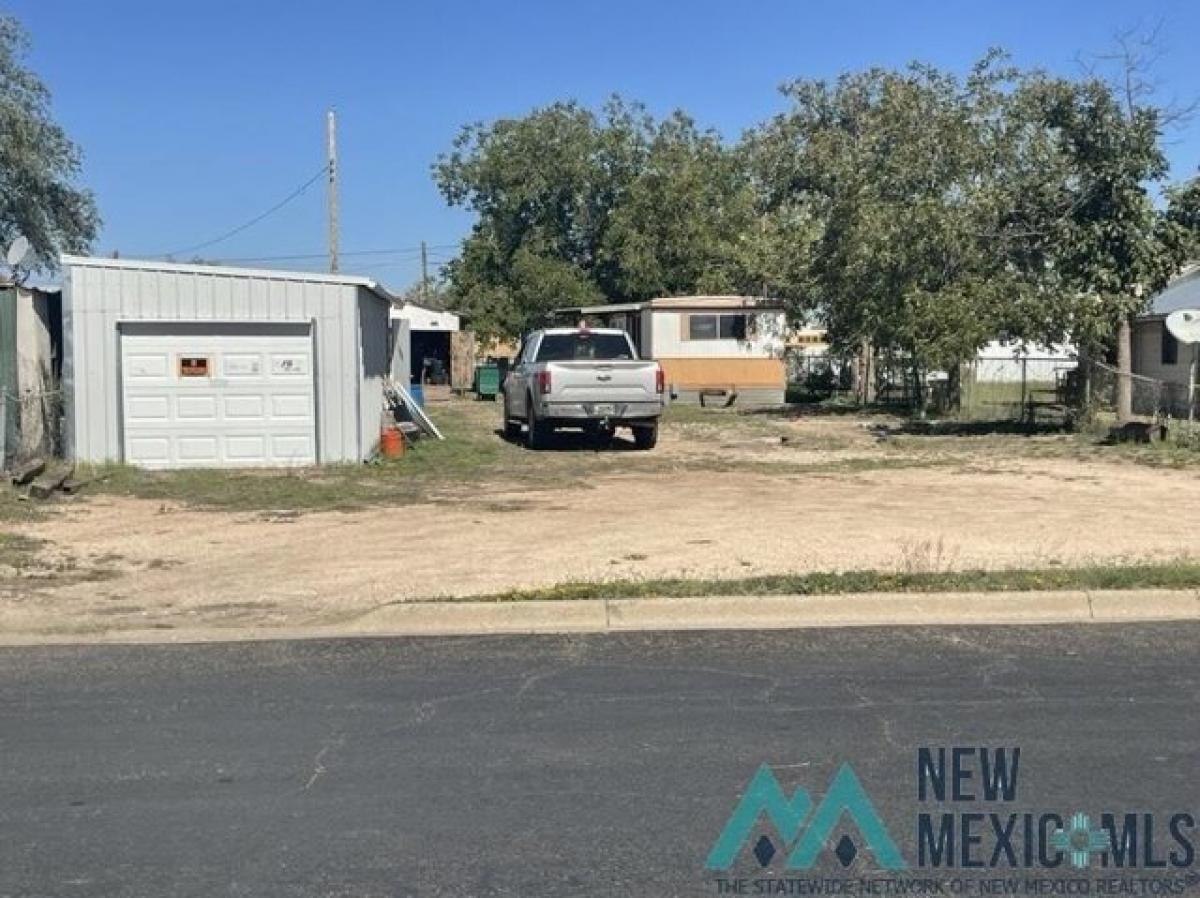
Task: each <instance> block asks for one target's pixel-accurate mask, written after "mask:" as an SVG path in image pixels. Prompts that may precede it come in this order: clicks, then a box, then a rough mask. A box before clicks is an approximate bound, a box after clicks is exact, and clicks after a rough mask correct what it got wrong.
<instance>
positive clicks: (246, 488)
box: [0, 400, 1200, 522]
mask: <svg viewBox="0 0 1200 898" xmlns="http://www.w3.org/2000/svg"><path fill="white" fill-rule="evenodd" d="M429 411H430V414H431V415H432V416H433V417H434V419H435V420H436V421H437V423H438V426H439V427H440V428H441V429H442V430H443V432H444V433H445V435H446V437H447V439H446V440H445V441H443V442H436V441H432V440H421V441H419V442H418V444H417V445H416V446H415V447H412V448H410V450H409V451H408V452H407V453H406V454H405V455H404V457H403V458H401V459H397V460H395V461H380V462H376V463H371V464H345V465H326V466H322V467H317V468H307V469H293V470H279V469H276V470H241V471H231V470H191V471H163V472H152V471H144V470H139V469H136V468H130V467H124V466H115V465H113V466H102V467H99V468H94V469H81V470H80V471H78V472H77V474H78V476H79V477H81V478H83V479H87V478H93V479H92V481H91V482H90V483H89V484H88V485H87V486H85V488H84V491H83V493H82V499H83V501H86V500H87V498H88V497H89V496H93V495H97V494H111V495H122V496H133V497H137V498H142V499H147V500H151V501H159V502H163V503H178V504H182V505H187V506H192V507H197V508H211V509H220V510H228V511H270V512H275V511H286V512H308V511H355V510H358V509H362V508H367V507H371V506H380V505H408V504H414V503H423V502H449V501H456V500H457V499H459V498H461V497H466V496H468V495H470V496H472V497H473V498H478V497H479V494H480V493H481V492H482V491H495V492H502V491H508V490H521V489H536V490H553V489H560V488H565V487H578V486H586V485H588V484H590V483H592V482H594V481H596V480H598V479H601V478H605V477H611V476H618V475H635V476H637V475H650V474H654V473H663V474H666V473H670V472H673V471H678V470H680V469H681V468H686V469H688V470H705V471H712V472H715V473H720V472H729V471H738V472H743V473H746V472H752V473H759V474H764V475H768V476H779V477H804V476H838V475H854V474H857V473H865V472H871V471H887V470H893V469H903V468H914V467H932V466H944V467H946V468H947V469H948V470H950V469H955V468H957V469H959V470H962V471H964V472H971V471H974V470H977V469H979V464H977V463H984V464H985V466H986V464H990V463H993V462H995V461H996V460H997V459H1003V460H1011V459H1014V458H1031V459H1039V458H1047V459H1050V458H1070V459H1078V460H1081V461H1112V462H1117V463H1124V464H1130V463H1133V464H1145V465H1154V466H1159V467H1170V468H1188V467H1192V466H1195V465H1198V464H1200V438H1197V439H1196V440H1193V441H1187V440H1184V439H1182V438H1181V437H1180V436H1179V435H1180V434H1182V432H1183V427H1184V425H1182V424H1177V425H1175V436H1173V438H1172V440H1170V441H1168V442H1166V443H1162V444H1154V445H1135V444H1123V445H1117V446H1104V445H1100V434H1099V433H1095V432H1093V433H1087V434H1068V433H1062V432H1054V431H1047V430H1042V431H1037V432H1032V433H1031V432H1029V431H1028V430H1026V429H1023V428H1021V427H1019V426H1016V425H1012V424H1008V425H1005V424H987V423H981V422H961V421H959V422H955V421H945V422H933V423H932V424H922V425H920V426H918V425H917V424H916V423H914V422H910V421H907V420H906V419H903V418H899V417H896V416H895V415H893V414H885V413H884V412H882V411H881V410H879V409H868V410H866V411H861V410H857V409H855V408H853V407H851V406H848V405H846V404H845V403H844V402H841V401H831V402H826V403H819V404H814V405H805V406H788V407H782V408H741V409H739V408H736V407H735V408H729V409H719V408H701V407H699V406H698V405H691V404H676V405H672V406H670V407H669V408H668V409H667V411H666V414H665V415H664V418H663V425H662V426H663V432H664V445H660V447H659V448H658V449H657V450H655V451H653V452H637V451H634V450H633V445H632V443H631V442H630V441H629V439H628V438H627V437H624V436H622V437H620V438H618V439H617V441H616V442H615V443H614V445H613V446H612V447H603V448H602V447H597V446H595V445H592V444H590V443H589V442H588V441H587V440H586V439H585V438H584V437H583V436H582V435H580V434H576V433H570V432H568V433H563V434H560V435H559V436H558V438H557V444H556V446H555V448H554V450H553V451H548V452H530V451H528V450H526V449H524V448H522V447H521V446H518V445H514V444H512V443H508V442H506V441H505V440H503V439H502V438H501V437H500V435H499V429H500V406H499V404H498V403H490V402H477V401H471V400H466V401H463V400H456V401H452V402H439V403H432V404H431V405H430V407H429ZM877 437H878V439H877ZM681 450H682V451H681ZM804 452H809V453H813V452H815V453H820V455H818V456H817V457H813V456H812V455H805V454H804ZM58 502H61V500H57V499H56V500H55V501H53V502H50V503H47V504H43V503H39V502H36V501H32V500H31V501H22V500H21V499H20V498H19V497H18V493H17V492H16V491H15V490H12V489H3V488H0V521H9V522H22V521H33V520H37V519H38V518H40V517H43V516H44V515H45V514H46V512H47V509H48V508H52V507H53V506H54V505H55V504H57V503H58Z"/></svg>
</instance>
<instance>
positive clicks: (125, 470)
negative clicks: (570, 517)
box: [81, 401, 655, 511]
mask: <svg viewBox="0 0 1200 898" xmlns="http://www.w3.org/2000/svg"><path fill="white" fill-rule="evenodd" d="M429 412H430V414H431V416H432V417H433V418H434V420H435V421H436V422H437V425H438V427H439V428H440V429H441V430H442V432H443V434H444V435H445V436H446V439H445V440H444V441H437V440H430V439H423V440H419V441H418V442H417V444H416V445H415V446H413V447H410V448H409V450H408V451H407V452H406V453H405V454H404V456H403V457H402V458H399V459H395V460H387V461H384V460H380V461H375V462H372V463H369V464H343V465H324V466H321V467H316V468H303V469H283V470H219V469H198V470H184V471H145V470H141V469H138V468H133V467H128V466H123V465H106V466H101V467H99V468H95V469H92V470H88V471H83V472H81V476H83V477H89V478H94V480H93V481H92V482H91V483H89V484H88V486H87V487H86V488H85V495H87V494H94V493H105V494H110V495H121V496H134V497H137V498H141V499H150V500H156V501H161V502H172V503H173V502H178V503H182V504H184V505H191V506H195V507H199V508H212V509H224V510H233V511H262V510H298V511H320V510H324V511H354V510H357V509H362V508H366V507H369V506H376V505H406V504H412V503H418V502H431V501H446V500H448V499H451V498H453V497H454V496H455V495H461V494H462V493H463V492H464V491H465V490H469V489H471V488H472V487H473V486H477V485H478V484H481V483H485V482H486V483H487V484H489V485H491V486H492V487H494V488H496V489H501V488H506V487H520V486H523V485H530V486H536V487H537V488H539V489H547V488H555V487H560V486H570V485H578V484H579V483H581V482H586V481H587V479H588V478H589V477H592V476H597V475H605V474H614V473H622V472H623V471H625V470H626V469H627V468H628V465H629V461H630V458H631V452H632V449H633V444H632V443H631V442H630V441H628V440H618V441H617V443H616V445H615V446H614V447H613V448H611V449H610V448H605V449H603V450H597V449H596V448H595V447H591V446H589V445H588V444H587V442H586V441H585V440H584V439H583V437H582V436H581V435H578V434H563V435H562V436H561V438H560V445H559V447H558V448H559V450H560V451H552V452H530V451H528V450H527V449H524V448H523V447H521V446H518V445H514V444H512V443H508V442H506V441H505V440H503V439H502V438H501V436H500V434H499V432H498V431H499V428H500V408H499V405H497V404H493V403H487V402H472V401H455V402H447V403H439V404H436V405H432V406H431V407H430V408H429ZM636 457H637V458H638V461H639V466H638V469H639V470H640V469H642V468H644V467H646V466H652V465H653V464H655V459H654V453H636ZM476 492H477V490H476Z"/></svg>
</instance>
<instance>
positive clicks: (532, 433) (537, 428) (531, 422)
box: [525, 396, 553, 449]
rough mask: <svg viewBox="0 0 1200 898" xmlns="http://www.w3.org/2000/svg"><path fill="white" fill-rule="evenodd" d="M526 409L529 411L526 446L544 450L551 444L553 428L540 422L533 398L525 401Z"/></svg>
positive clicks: (527, 415) (527, 414)
mask: <svg viewBox="0 0 1200 898" xmlns="http://www.w3.org/2000/svg"><path fill="white" fill-rule="evenodd" d="M525 407H526V408H527V409H528V412H527V413H526V433H525V446H526V447H527V448H529V449H544V448H545V447H546V444H547V443H548V442H550V434H551V433H552V432H553V428H551V427H548V426H547V425H545V424H543V423H542V422H541V421H539V420H538V416H537V409H536V408H534V407H533V397H532V396H530V397H529V398H528V399H526V400H525Z"/></svg>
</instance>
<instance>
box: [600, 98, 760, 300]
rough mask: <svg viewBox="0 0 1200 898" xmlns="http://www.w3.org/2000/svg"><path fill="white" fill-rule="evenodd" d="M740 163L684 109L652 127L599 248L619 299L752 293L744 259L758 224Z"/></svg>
mask: <svg viewBox="0 0 1200 898" xmlns="http://www.w3.org/2000/svg"><path fill="white" fill-rule="evenodd" d="M742 162H743V160H742V158H741V157H740V155H738V154H737V153H735V152H732V151H731V150H730V149H729V148H728V147H726V146H725V145H724V143H723V142H722V140H721V138H720V136H719V135H717V134H716V133H715V132H712V131H707V132H701V131H699V130H698V129H697V128H696V125H695V123H694V122H693V121H692V119H691V118H689V117H688V116H686V115H684V114H683V113H681V112H676V113H675V114H674V115H672V116H670V117H669V118H668V119H666V120H665V121H664V122H662V123H661V124H659V125H658V126H657V127H656V128H655V130H654V133H653V136H652V137H651V139H650V142H649V146H648V147H647V150H646V155H645V159H644V163H643V167H642V170H641V171H640V172H639V173H638V174H637V176H636V177H635V178H634V179H633V181H632V182H631V183H630V184H629V188H628V190H627V191H626V194H625V197H624V199H623V201H622V202H621V203H620V204H618V205H617V207H616V208H615V209H614V210H613V215H612V222H611V224H610V226H609V228H608V230H607V232H606V233H605V235H604V240H603V243H602V249H601V251H602V253H603V255H604V257H605V259H606V260H608V261H609V262H610V264H611V267H612V270H613V271H614V273H615V280H616V283H615V292H616V295H618V296H621V297H623V298H627V299H646V298H650V297H654V296H671V295H677V294H687V293H693V292H704V293H732V292H753V291H752V288H751V287H750V284H749V278H748V272H747V265H746V264H745V261H744V260H743V258H742V254H743V253H744V252H745V247H744V241H745V240H746V236H747V234H749V233H752V232H753V228H754V225H755V223H756V220H757V219H756V215H755V205H754V200H755V197H754V193H753V190H752V189H751V185H750V181H749V178H748V177H747V173H746V170H745V167H744V166H743V164H742Z"/></svg>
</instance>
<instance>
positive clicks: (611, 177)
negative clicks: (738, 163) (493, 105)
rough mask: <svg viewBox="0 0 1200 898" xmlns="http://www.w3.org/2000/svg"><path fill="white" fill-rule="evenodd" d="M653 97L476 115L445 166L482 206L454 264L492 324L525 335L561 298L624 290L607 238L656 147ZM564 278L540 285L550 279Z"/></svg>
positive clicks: (481, 322) (477, 310)
mask: <svg viewBox="0 0 1200 898" xmlns="http://www.w3.org/2000/svg"><path fill="white" fill-rule="evenodd" d="M648 129H649V125H648V123H647V121H646V118H645V116H644V114H643V113H642V111H641V109H640V108H638V107H634V106H629V105H627V104H625V103H624V102H622V101H620V100H617V99H614V100H613V101H611V102H610V103H609V104H608V105H607V106H606V107H605V110H604V115H603V118H602V119H601V118H597V116H596V115H595V114H593V113H592V112H591V111H589V110H587V109H584V108H582V107H581V106H579V105H578V104H576V103H555V104H553V105H551V106H547V107H545V108H543V109H538V110H535V111H534V112H532V113H531V114H529V115H528V116H525V117H524V118H520V119H504V120H500V121H497V122H494V123H492V124H490V125H484V124H478V123H477V124H474V125H469V126H467V127H465V128H463V130H462V131H461V132H460V133H459V135H458V137H457V138H456V139H455V141H454V146H453V149H452V150H451V152H450V153H449V154H446V155H444V156H442V157H441V158H439V160H438V162H437V163H436V164H435V165H434V178H435V180H436V182H437V184H438V187H439V188H440V189H441V191H442V194H443V195H444V196H445V198H446V200H447V202H449V203H450V204H451V205H460V206H466V207H468V208H470V209H472V210H473V211H474V212H475V213H476V215H477V216H478V217H477V219H476V222H475V224H474V226H473V227H472V229H471V234H470V236H469V237H468V238H467V240H466V241H465V242H464V246H463V252H462V255H461V256H460V257H459V258H458V259H456V260H454V261H453V262H451V263H450V265H449V266H447V274H448V277H449V279H450V281H451V283H452V284H453V286H454V289H455V290H456V291H457V293H458V295H459V297H460V303H461V307H462V308H463V309H464V310H465V311H468V312H470V313H471V314H472V319H473V321H474V322H475V326H476V328H477V329H478V330H479V331H480V332H481V333H482V334H483V335H484V336H503V337H513V336H517V335H518V334H519V333H520V332H521V331H522V330H524V329H526V328H528V327H529V326H532V325H533V324H534V323H536V321H537V319H538V317H539V316H540V315H541V314H543V313H544V312H545V311H547V310H548V309H550V308H554V307H555V306H560V305H572V304H585V303H590V302H595V301H597V300H599V299H601V298H602V297H604V296H605V295H609V294H610V291H612V290H615V288H616V281H615V277H614V272H613V271H612V262H611V260H608V259H606V258H603V257H602V253H601V244H602V242H603V237H604V233H605V231H606V229H607V228H608V226H609V222H610V217H611V215H612V212H613V209H614V207H615V206H616V204H617V203H618V202H619V201H620V199H621V198H622V196H623V195H624V193H625V191H626V190H627V189H628V186H629V184H630V182H631V181H632V180H633V179H634V177H636V174H637V172H638V171H639V170H640V168H641V165H642V162H643V160H644V158H645V154H646V150H647V144H648ZM541 278H546V279H548V281H550V282H552V283H553V285H554V289H555V290H556V291H560V292H558V293H557V295H554V294H552V293H551V292H550V286H549V283H547V286H546V287H545V288H544V289H539V287H538V281H539V279H541Z"/></svg>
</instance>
